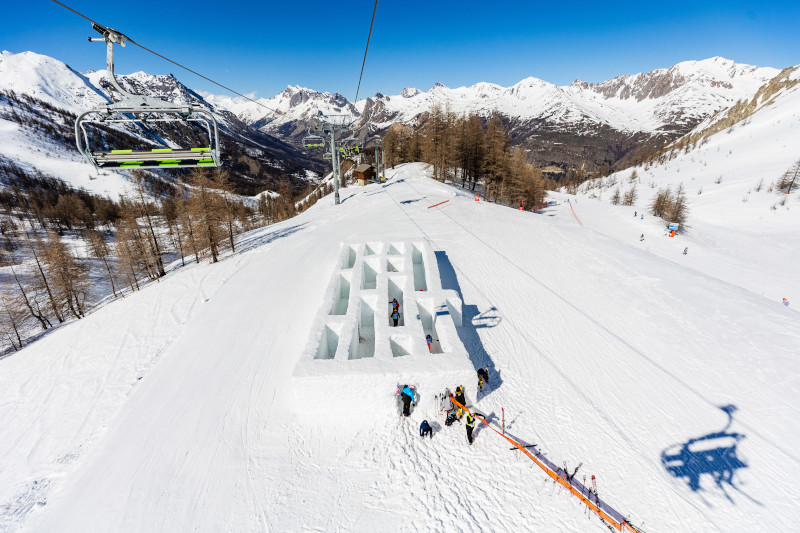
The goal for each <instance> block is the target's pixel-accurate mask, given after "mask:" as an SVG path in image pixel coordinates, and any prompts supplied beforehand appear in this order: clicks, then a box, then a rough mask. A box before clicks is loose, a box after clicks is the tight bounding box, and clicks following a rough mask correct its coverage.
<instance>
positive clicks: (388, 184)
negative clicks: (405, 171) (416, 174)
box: [381, 178, 406, 189]
mask: <svg viewBox="0 0 800 533" xmlns="http://www.w3.org/2000/svg"><path fill="white" fill-rule="evenodd" d="M405 181H406V179H405V178H400V179H397V178H395V179H393V180H391V181H387V182H386V183H384V184H383V185H381V187H382V188H384V189H385V188H386V187H391V186H392V185H395V184H397V183H403V182H405Z"/></svg>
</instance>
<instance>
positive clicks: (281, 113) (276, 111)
mask: <svg viewBox="0 0 800 533" xmlns="http://www.w3.org/2000/svg"><path fill="white" fill-rule="evenodd" d="M52 2H54V3H56V4H58V5H60V6H61V7H63V8H64V9H67V10H69V11H72V12H73V13H75V14H76V15H78V16H79V17H83V18H85V19H86V20H88V21H89V22H91V23H92V24H93V25H94V26H96V27H98V28H104V29H108V27H107V26H103V25H102V24H100V23H99V22H96V21H94V20H92V19H90V18H89V17H87V16H86V15H84V14H83V13H79V12H78V11H75V10H74V9H72V8H71V7H69V6H67V5H65V4H62V3H61V2H59V1H58V0H52ZM375 5H376V7H377V1H376V2H375ZM373 17H374V14H373ZM370 31H371V28H370ZM117 33H121V32H117ZM123 35H124V34H123ZM124 37H125V39H126V40H127V41H128V42H130V43H132V44H135V45H136V46H138V47H139V48H141V49H142V50H144V51H146V52H150V53H151V54H153V55H155V56H158V57H160V58H161V59H163V60H164V61H168V62H170V63H172V64H173V65H176V66H178V67H180V68H182V69H184V70H187V71H189V72H191V73H192V74H194V75H195V76H199V77H201V78H203V79H204V80H206V81H210V82H211V83H213V84H214V85H217V86H219V87H222V88H223V89H225V90H226V91H230V92H232V93H233V94H236V95H238V96H241V97H242V98H244V99H245V100H249V101H251V102H253V103H254V104H256V105H259V106H261V107H263V108H264V109H268V110H269V111H272V112H273V113H278V114H279V115H283V114H284V113H283V112H282V111H278V110H277V109H272V108H271V107H267V106H265V105H264V104H262V103H261V102H257V101H255V100H253V99H252V98H250V97H248V96H245V95H243V94H242V93H240V92H239V91H236V90H234V89H231V88H230V87H228V86H226V85H223V84H221V83H219V82H216V81H214V80H212V79H211V78H209V77H207V76H203V75H202V74H200V73H199V72H197V71H195V70H192V69H190V68H189V67H186V66H184V65H181V64H180V63H178V62H177V61H173V60H172V59H170V58H168V57H164V56H162V55H161V54H159V53H158V52H156V51H154V50H151V49H149V48H147V47H146V46H144V45H141V44H139V43H137V42H136V41H134V40H133V39H131V38H130V37H128V36H127V35H124ZM367 46H369V43H367ZM364 59H365V60H366V54H365V56H364ZM362 72H363V66H362ZM359 84H360V81H359Z"/></svg>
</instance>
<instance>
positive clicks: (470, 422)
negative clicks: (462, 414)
mask: <svg viewBox="0 0 800 533" xmlns="http://www.w3.org/2000/svg"><path fill="white" fill-rule="evenodd" d="M465 425H466V426H467V441H469V443H470V445H471V444H472V430H473V429H475V415H473V414H472V413H467V423H466V424H465Z"/></svg>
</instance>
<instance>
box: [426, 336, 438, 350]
mask: <svg viewBox="0 0 800 533" xmlns="http://www.w3.org/2000/svg"><path fill="white" fill-rule="evenodd" d="M425 340H426V341H427V342H428V351H429V352H430V351H431V343H432V342H433V340H434V339H433V337H431V336H430V335H425ZM436 340H437V341H438V340H439V339H436Z"/></svg>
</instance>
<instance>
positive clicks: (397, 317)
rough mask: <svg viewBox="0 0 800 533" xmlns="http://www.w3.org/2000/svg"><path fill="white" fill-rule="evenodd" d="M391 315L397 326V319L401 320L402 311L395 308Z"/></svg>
mask: <svg viewBox="0 0 800 533" xmlns="http://www.w3.org/2000/svg"><path fill="white" fill-rule="evenodd" d="M390 316H391V317H392V320H393V321H394V327H397V321H398V320H400V312H399V311H398V310H397V309H393V310H392V314H391V315H390Z"/></svg>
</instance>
